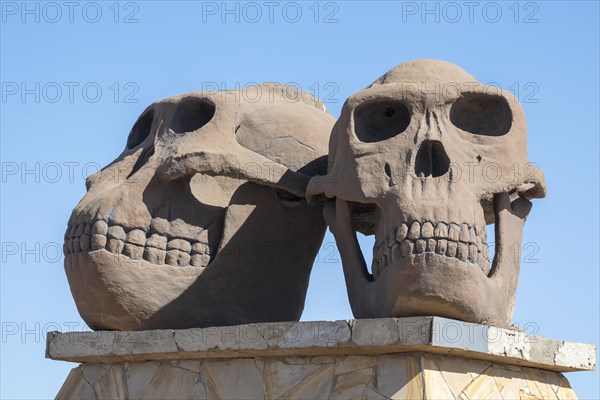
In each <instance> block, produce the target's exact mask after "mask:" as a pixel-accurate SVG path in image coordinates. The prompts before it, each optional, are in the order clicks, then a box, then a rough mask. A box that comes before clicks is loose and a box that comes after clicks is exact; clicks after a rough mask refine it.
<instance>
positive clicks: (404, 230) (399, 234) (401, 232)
mask: <svg viewBox="0 0 600 400" xmlns="http://www.w3.org/2000/svg"><path fill="white" fill-rule="evenodd" d="M406 235H408V226H407V225H406V224H402V225H400V226H399V227H398V229H396V242H398V243H402V241H403V240H404V239H406Z"/></svg>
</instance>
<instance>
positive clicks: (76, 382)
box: [56, 367, 96, 400]
mask: <svg viewBox="0 0 600 400" xmlns="http://www.w3.org/2000/svg"><path fill="white" fill-rule="evenodd" d="M56 399H57V400H63V399H64V400H67V399H73V400H74V399H82V400H88V399H90V400H91V399H94V400H95V399H96V395H95V393H94V390H93V389H92V387H91V386H90V385H89V383H87V382H86V380H85V378H84V376H83V372H82V371H81V369H80V368H79V367H77V368H73V369H72V370H71V372H69V375H68V376H67V379H66V380H65V383H63V385H62V387H61V388H60V391H59V392H58V394H57V395H56Z"/></svg>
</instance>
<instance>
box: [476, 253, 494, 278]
mask: <svg viewBox="0 0 600 400" xmlns="http://www.w3.org/2000/svg"><path fill="white" fill-rule="evenodd" d="M477 265H479V268H480V269H481V271H483V273H484V274H486V275H488V274H489V273H490V269H492V266H491V265H490V263H489V262H488V261H487V260H485V259H484V258H483V257H482V256H479V260H478V262H477Z"/></svg>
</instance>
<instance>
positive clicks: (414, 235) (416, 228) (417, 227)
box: [408, 221, 421, 240]
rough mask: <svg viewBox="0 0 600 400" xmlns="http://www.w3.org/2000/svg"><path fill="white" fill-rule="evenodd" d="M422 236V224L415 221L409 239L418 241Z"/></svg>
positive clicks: (409, 232)
mask: <svg viewBox="0 0 600 400" xmlns="http://www.w3.org/2000/svg"><path fill="white" fill-rule="evenodd" d="M419 236H421V224H420V223H419V221H415V222H413V223H412V225H411V226H410V230H409V231H408V238H409V239H412V240H416V239H418V238H419Z"/></svg>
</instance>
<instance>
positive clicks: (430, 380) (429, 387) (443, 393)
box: [421, 357, 470, 400]
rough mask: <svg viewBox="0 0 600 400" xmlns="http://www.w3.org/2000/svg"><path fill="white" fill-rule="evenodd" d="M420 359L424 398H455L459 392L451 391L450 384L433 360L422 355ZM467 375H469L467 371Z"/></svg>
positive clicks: (437, 399)
mask: <svg viewBox="0 0 600 400" xmlns="http://www.w3.org/2000/svg"><path fill="white" fill-rule="evenodd" d="M421 361H422V362H423V372H422V373H423V384H424V385H425V396H426V398H428V399H435V400H446V399H449V400H454V399H456V397H457V396H458V394H459V393H460V392H458V393H456V394H455V393H454V392H453V391H452V389H451V388H450V385H449V384H448V382H446V380H445V379H444V377H443V375H442V373H441V372H440V371H439V369H438V366H437V364H436V362H435V360H433V359H430V358H427V357H423V358H422V359H421ZM467 376H469V374H468V373H467ZM469 378H470V377H469ZM469 381H470V379H469Z"/></svg>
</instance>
